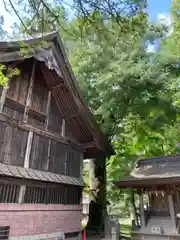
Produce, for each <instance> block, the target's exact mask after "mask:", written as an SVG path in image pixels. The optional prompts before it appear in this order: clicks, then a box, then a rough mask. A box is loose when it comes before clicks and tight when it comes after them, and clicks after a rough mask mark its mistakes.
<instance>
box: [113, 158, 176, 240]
mask: <svg viewBox="0 0 180 240" xmlns="http://www.w3.org/2000/svg"><path fill="white" fill-rule="evenodd" d="M114 184H115V185H116V186H117V187H118V188H121V189H122V188H127V189H128V188H131V189H133V190H134V192H135V193H137V195H139V198H138V201H136V202H135V212H136V216H137V221H136V223H135V224H132V225H133V226H132V239H133V240H135V239H138V240H141V239H146V240H155V239H159V240H165V239H180V155H175V156H166V157H154V158H150V159H143V160H139V161H138V162H137V163H136V165H135V167H134V169H133V171H132V172H131V174H130V176H127V177H122V178H121V179H120V180H119V181H116V182H114ZM137 205H139V206H137ZM138 210H139V213H138ZM138 219H139V220H138Z"/></svg>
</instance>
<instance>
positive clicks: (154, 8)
mask: <svg viewBox="0 0 180 240" xmlns="http://www.w3.org/2000/svg"><path fill="white" fill-rule="evenodd" d="M171 2H172V0H148V13H149V16H150V18H151V19H152V20H155V19H156V18H157V16H158V14H160V13H165V14H167V13H169V9H170V6H171Z"/></svg>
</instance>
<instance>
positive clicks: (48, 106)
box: [45, 91, 51, 130]
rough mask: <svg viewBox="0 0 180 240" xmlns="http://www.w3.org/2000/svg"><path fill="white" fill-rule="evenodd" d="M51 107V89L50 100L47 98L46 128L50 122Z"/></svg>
mask: <svg viewBox="0 0 180 240" xmlns="http://www.w3.org/2000/svg"><path fill="white" fill-rule="evenodd" d="M50 107H51V91H49V92H48V100H47V106H46V120H45V129H46V130H47V129H48V124H49V113H50Z"/></svg>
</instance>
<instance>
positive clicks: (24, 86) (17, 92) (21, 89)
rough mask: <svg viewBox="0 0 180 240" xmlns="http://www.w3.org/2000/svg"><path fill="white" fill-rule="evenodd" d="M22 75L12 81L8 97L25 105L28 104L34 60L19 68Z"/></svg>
mask: <svg viewBox="0 0 180 240" xmlns="http://www.w3.org/2000/svg"><path fill="white" fill-rule="evenodd" d="M18 69H19V70H20V74H19V75H18V76H14V77H13V78H12V79H11V81H10V86H9V89H8V92H7V96H8V97H10V98H11V99H13V100H14V101H16V102H19V103H21V104H23V105H25V103H26V97H27V90H28V86H29V79H30V74H31V70H32V60H31V59H29V60H27V61H25V62H24V63H22V64H20V65H19V66H18Z"/></svg>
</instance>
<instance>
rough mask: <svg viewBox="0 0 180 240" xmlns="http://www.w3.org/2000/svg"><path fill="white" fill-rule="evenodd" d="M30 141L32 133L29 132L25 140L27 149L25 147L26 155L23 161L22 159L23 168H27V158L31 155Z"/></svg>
mask: <svg viewBox="0 0 180 240" xmlns="http://www.w3.org/2000/svg"><path fill="white" fill-rule="evenodd" d="M32 139H33V132H29V135H28V140H27V147H26V154H25V159H24V168H29V157H30V153H31V147H32Z"/></svg>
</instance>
